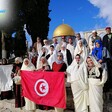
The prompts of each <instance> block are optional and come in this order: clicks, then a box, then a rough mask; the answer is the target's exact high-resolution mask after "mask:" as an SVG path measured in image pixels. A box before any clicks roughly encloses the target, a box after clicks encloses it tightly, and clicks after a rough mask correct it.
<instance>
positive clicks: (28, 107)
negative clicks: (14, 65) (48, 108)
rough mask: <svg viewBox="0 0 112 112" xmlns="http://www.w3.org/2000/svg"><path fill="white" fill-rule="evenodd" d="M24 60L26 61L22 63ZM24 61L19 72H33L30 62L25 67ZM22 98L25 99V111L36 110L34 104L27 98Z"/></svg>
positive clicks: (33, 68)
mask: <svg viewBox="0 0 112 112" xmlns="http://www.w3.org/2000/svg"><path fill="white" fill-rule="evenodd" d="M25 60H26V59H24V61H25ZM27 60H28V59H27ZM24 61H23V65H22V67H21V70H27V71H34V70H35V67H34V65H33V64H32V63H31V62H30V61H29V65H28V66H26V65H25V64H24ZM24 98H25V109H26V110H28V111H33V110H36V104H35V103H34V102H33V101H31V100H29V99H28V98H26V97H24Z"/></svg>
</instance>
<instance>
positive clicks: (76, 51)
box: [74, 40, 88, 60]
mask: <svg viewBox="0 0 112 112" xmlns="http://www.w3.org/2000/svg"><path fill="white" fill-rule="evenodd" d="M80 42H82V40H79V41H78V42H77V46H76V48H75V51H74V57H75V56H76V54H80V52H81V50H82V51H83V52H82V53H81V54H80V55H81V57H82V58H83V60H85V59H86V58H87V56H88V51H87V48H86V46H85V45H84V44H83V42H82V47H80V46H79V43H80Z"/></svg>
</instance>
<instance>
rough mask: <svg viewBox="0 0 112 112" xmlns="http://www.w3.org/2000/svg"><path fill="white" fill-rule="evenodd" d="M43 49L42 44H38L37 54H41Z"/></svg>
mask: <svg viewBox="0 0 112 112" xmlns="http://www.w3.org/2000/svg"><path fill="white" fill-rule="evenodd" d="M41 49H42V44H41V43H37V52H38V54H39V53H40V52H41Z"/></svg>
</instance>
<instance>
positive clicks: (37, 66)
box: [36, 47, 48, 70]
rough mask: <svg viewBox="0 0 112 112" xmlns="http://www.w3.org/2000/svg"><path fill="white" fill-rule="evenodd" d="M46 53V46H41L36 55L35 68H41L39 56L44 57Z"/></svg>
mask: <svg viewBox="0 0 112 112" xmlns="http://www.w3.org/2000/svg"><path fill="white" fill-rule="evenodd" d="M47 54H48V50H47V48H46V47H42V49H41V52H40V54H39V56H38V60H37V65H36V69H37V70H38V69H40V68H41V67H40V63H41V57H46V56H47Z"/></svg>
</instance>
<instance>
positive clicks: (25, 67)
mask: <svg viewBox="0 0 112 112" xmlns="http://www.w3.org/2000/svg"><path fill="white" fill-rule="evenodd" d="M25 60H28V61H29V59H27V58H25V59H24V61H23V64H22V67H21V70H28V71H33V70H35V66H34V65H33V64H32V63H31V62H30V61H29V64H28V66H26V65H25V64H24V62H25Z"/></svg>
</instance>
